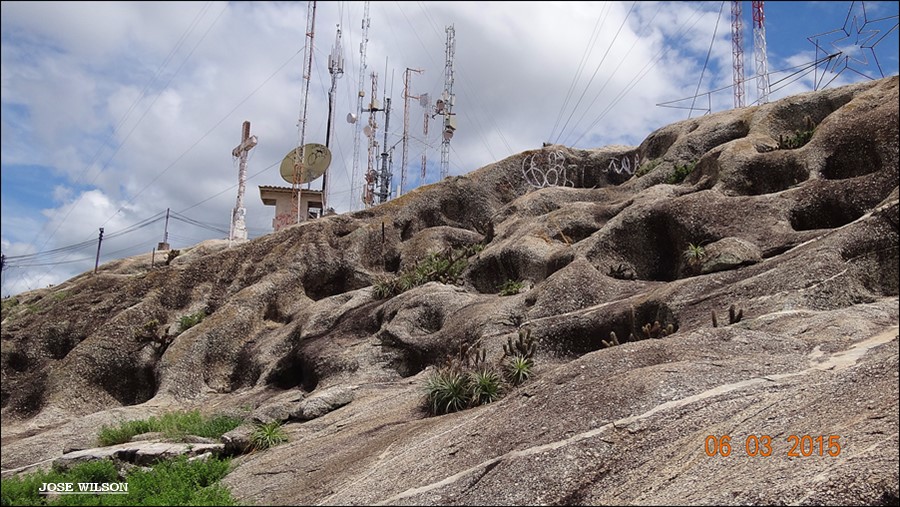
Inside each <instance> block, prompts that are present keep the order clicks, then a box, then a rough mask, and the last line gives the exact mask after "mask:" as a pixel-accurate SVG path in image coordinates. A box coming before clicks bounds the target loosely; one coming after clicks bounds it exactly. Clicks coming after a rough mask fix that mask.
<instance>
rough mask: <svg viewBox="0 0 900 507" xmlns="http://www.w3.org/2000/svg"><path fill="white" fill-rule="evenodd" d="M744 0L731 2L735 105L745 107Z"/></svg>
mask: <svg viewBox="0 0 900 507" xmlns="http://www.w3.org/2000/svg"><path fill="white" fill-rule="evenodd" d="M741 4H742V0H732V2H731V62H732V66H733V69H732V75H733V80H734V87H733V88H734V107H735V109H737V108H739V107H744V21H743V18H742V16H743V10H742V8H741Z"/></svg>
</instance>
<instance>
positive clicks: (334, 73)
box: [322, 25, 344, 213]
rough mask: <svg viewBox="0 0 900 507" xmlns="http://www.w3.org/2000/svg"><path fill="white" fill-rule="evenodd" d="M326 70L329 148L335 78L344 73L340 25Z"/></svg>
mask: <svg viewBox="0 0 900 507" xmlns="http://www.w3.org/2000/svg"><path fill="white" fill-rule="evenodd" d="M328 72H329V73H330V74H331V89H330V90H328V124H327V126H326V128H325V147H327V148H329V149H330V148H331V131H332V130H333V129H334V98H335V95H336V93H337V80H338V78H340V77H341V76H343V75H344V50H343V48H342V47H341V25H338V26H337V35H335V37H334V47H332V48H331V55H330V56H329V57H328ZM327 201H328V170H327V169H326V170H325V172H324V173H323V174H322V213H325V210H326V209H328V208H327V206H328V204H327Z"/></svg>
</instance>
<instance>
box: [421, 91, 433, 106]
mask: <svg viewBox="0 0 900 507" xmlns="http://www.w3.org/2000/svg"><path fill="white" fill-rule="evenodd" d="M430 104H431V97H429V96H428V94H427V93H423V94H422V95H419V105H420V106H422V107H428V106H429V105H430Z"/></svg>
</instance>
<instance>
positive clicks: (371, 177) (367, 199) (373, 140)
mask: <svg viewBox="0 0 900 507" xmlns="http://www.w3.org/2000/svg"><path fill="white" fill-rule="evenodd" d="M371 77H372V101H371V102H370V103H369V108H368V109H363V112H365V113H369V124H368V125H367V126H366V128H365V134H366V137H368V138H369V156H368V166H367V169H366V178H365V181H366V185H365V187H364V188H363V195H362V201H363V204H365V205H366V207H367V208H368V207H369V206H372V205H373V204H374V203H375V180H377V179H378V173H377V172H376V171H375V150H376V149H377V148H378V139H377V137H376V136H375V134H376V133H377V132H378V123H377V122H376V121H375V113H376V112H378V111H382V109H380V108H379V107H378V99H376V97H377V96H378V74H377V73H375V72H373V73H372V75H371Z"/></svg>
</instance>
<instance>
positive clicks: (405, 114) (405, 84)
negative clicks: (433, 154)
mask: <svg viewBox="0 0 900 507" xmlns="http://www.w3.org/2000/svg"><path fill="white" fill-rule="evenodd" d="M410 72H418V73H421V72H422V69H410V68H409V67H407V68H406V71H404V72H403V160H402V162H401V163H402V164H403V165H402V166H401V167H400V191H399V192H397V195H398V196H400V195H403V192H405V191H406V165H407V162H408V161H409V99H418V98H419V96H418V95H410V94H409V73H410ZM385 129H387V126H386V125H385Z"/></svg>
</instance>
